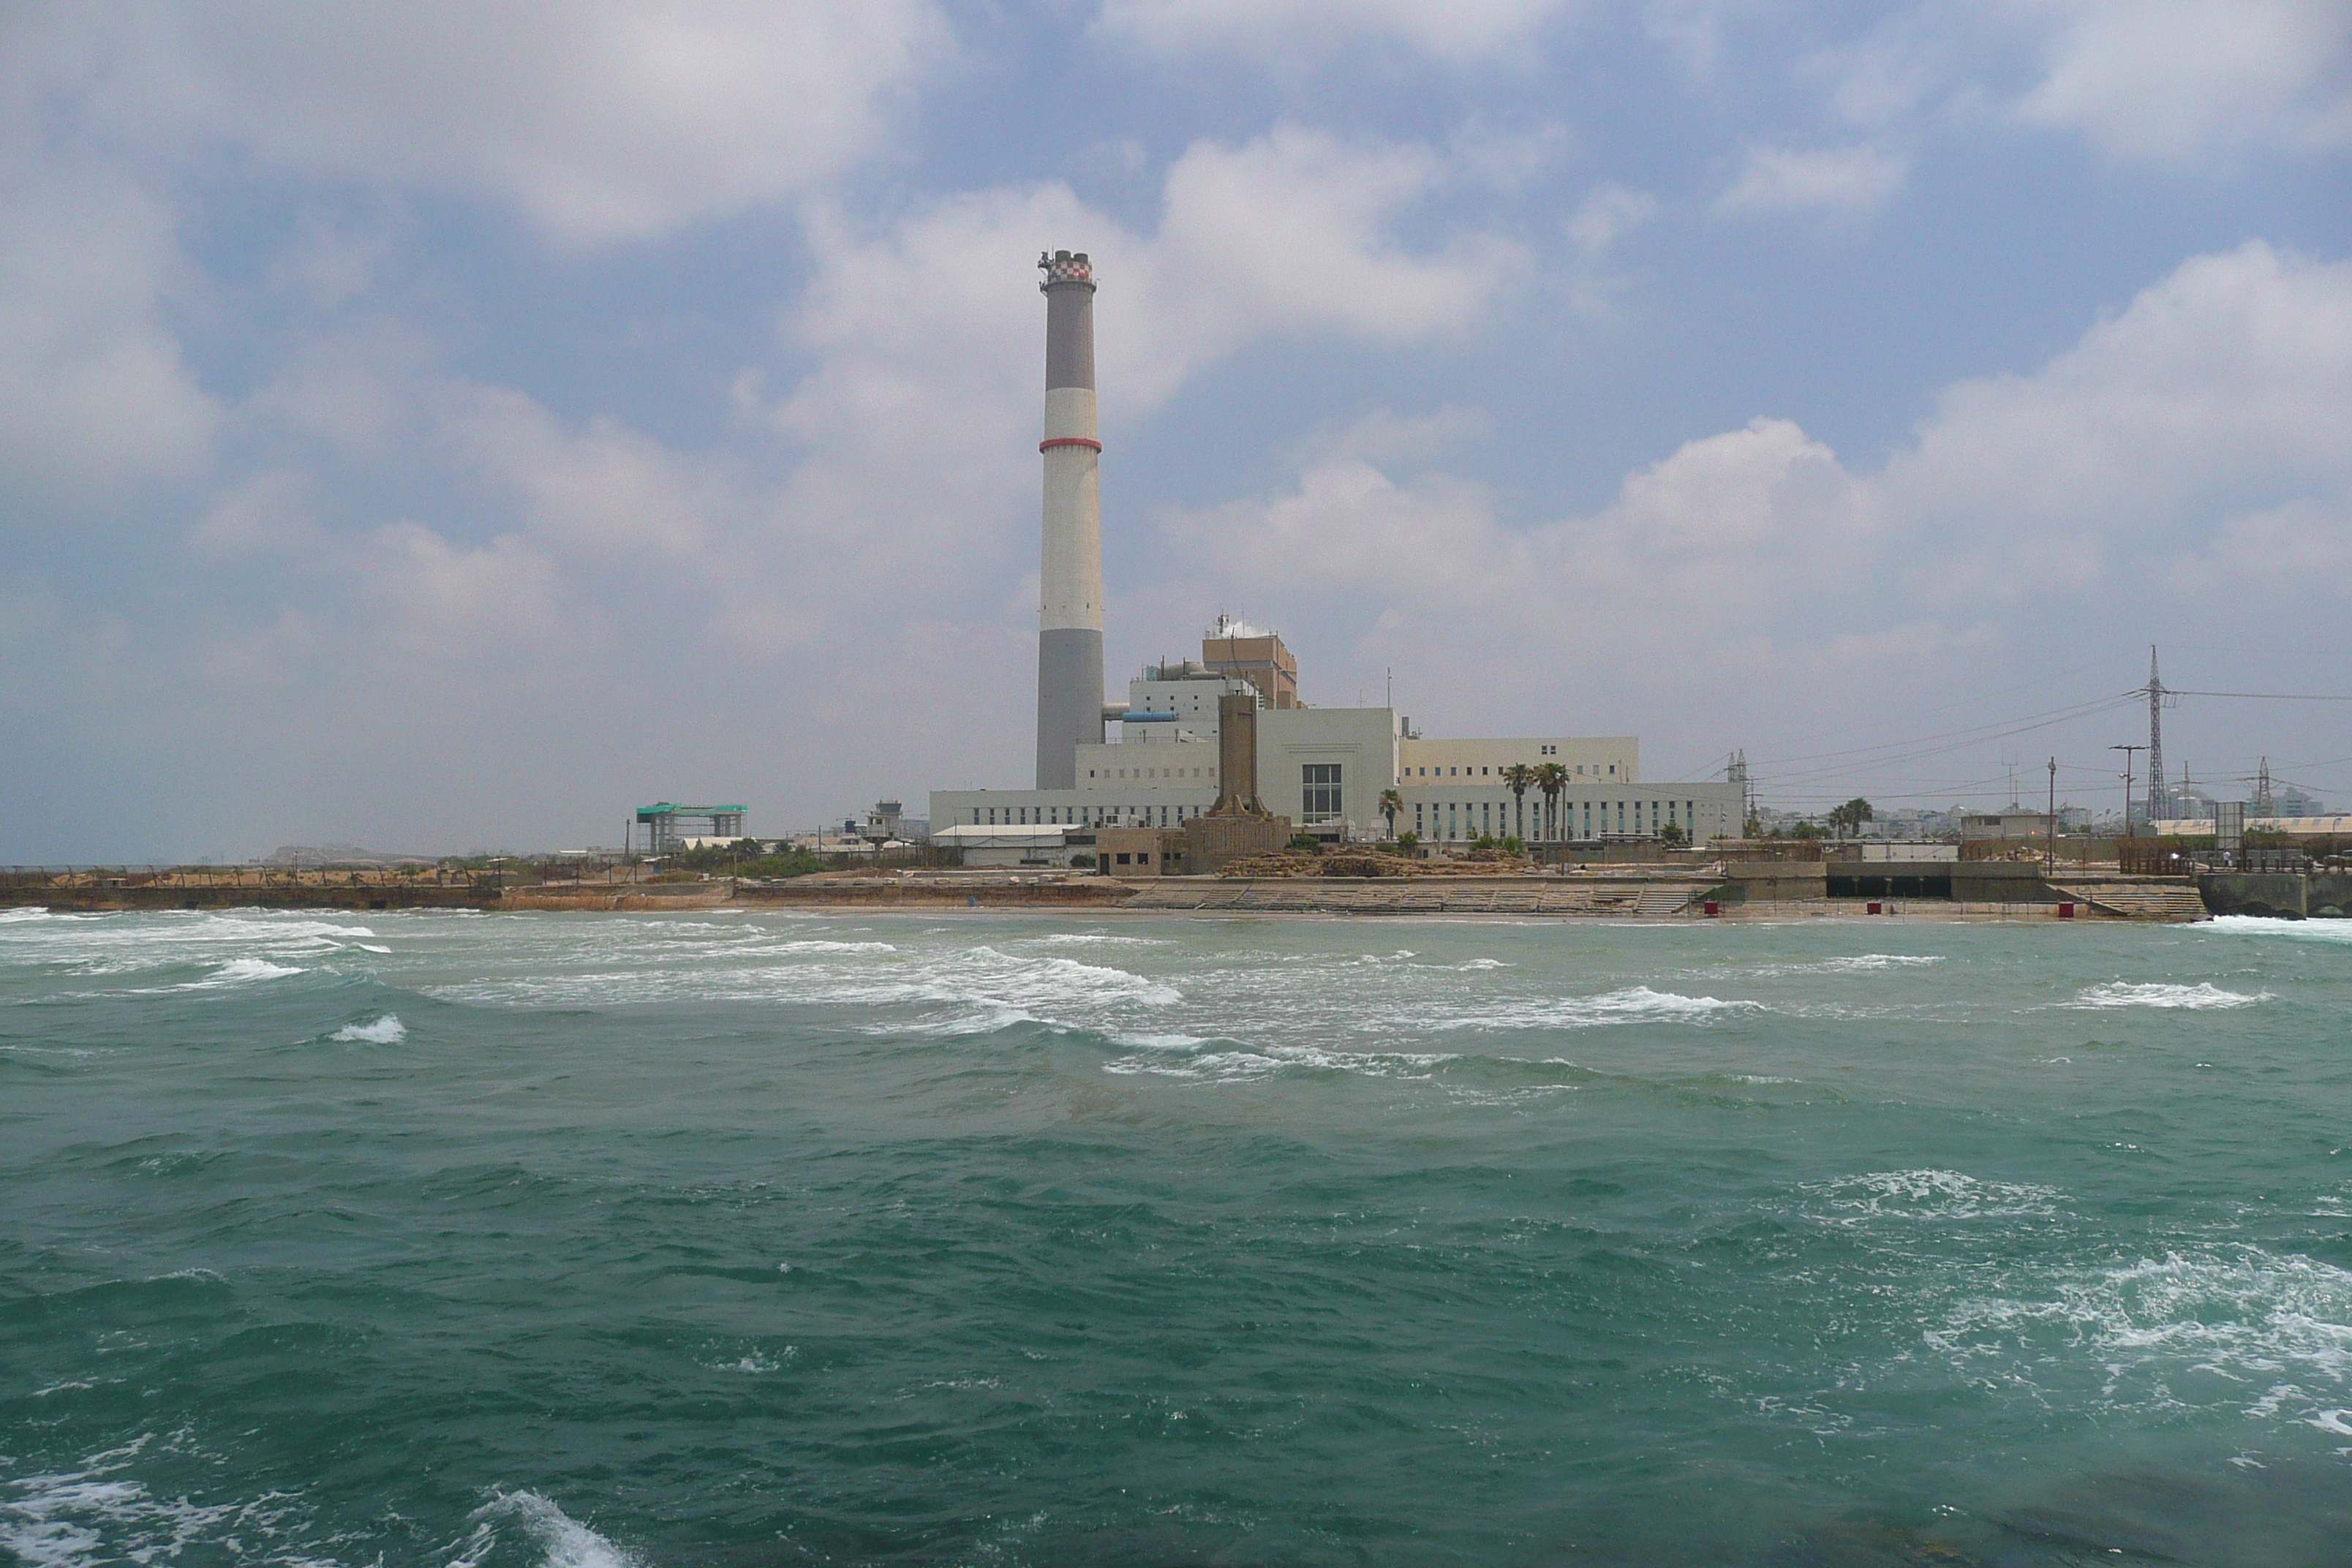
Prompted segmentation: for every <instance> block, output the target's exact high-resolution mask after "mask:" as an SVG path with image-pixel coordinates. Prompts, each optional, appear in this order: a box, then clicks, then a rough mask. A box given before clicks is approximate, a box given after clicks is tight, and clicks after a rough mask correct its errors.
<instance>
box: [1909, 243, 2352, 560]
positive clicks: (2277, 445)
mask: <svg viewBox="0 0 2352 1568" xmlns="http://www.w3.org/2000/svg"><path fill="white" fill-rule="evenodd" d="M2347 429H2352V264H2347V263H2342V262H2338V263H2334V264H2318V263H2314V262H2311V261H2307V260H2305V259H2303V258H2297V257H2294V256H2291V255H2286V254H2283V253H2281V252H2279V251H2276V250H2274V249H2273V248H2272V247H2269V246H2267V245H2263V244H2259V243H2256V244H2251V245H2247V246H2244V247H2241V248H2239V249H2237V250H2234V251H2230V252H2226V253H2223V254H2221V255H2215V256H2202V257H2198V258H2193V259H2191V260H2189V261H2188V262H2185V263H2183V264H2182V265H2181V266H2180V267H2179V268H2177V269H2176V270H2175V271H2174V272H2173V273H2172V275H2171V276H2169V277H2168V278H2166V279H2163V280H2161V281H2160V282H2158V283H2156V284H2154V285H2152V286H2151V287H2149V288H2147V289H2144V290H2143V291H2142V292H2141V293H2140V295H2139V296H2138V297H2137V299H2135V300H2133V301H2132V302H2131V304H2130V306H2129V308H2128V309H2126V310H2124V311H2123V312H2122V313H2120V314H2119V315H2117V316H2116V317H2115V318H2114V319H2112V320H2110V321H2103V322H2101V323H2099V324H2098V325H2097V326H2095V327H2094V328H2093V329H2092V330H2091V331H2089V332H2087V333H2086V334H2084V338H2083V340H2082V342H2080V343H2078V344H2077V345H2076V346H2075V347H2074V348H2073V349H2070V350H2068V351H2067V352H2066V353H2063V354H2061V355H2059V356H2058V357H2057V358H2055V359H2053V361H2052V362H2051V363H2049V364H2047V365H2046V366H2044V367H2043V368H2042V370H2040V371H2038V372H2037V373H2035V374H2032V375H2030V376H1996V377H1990V378H1986V379H1982V380H1975V381H1968V382H1963V383H1961V384H1958V385H1956V386H1954V387H1952V388H1950V389H1949V390H1948V391H1947V392H1946V393H1945V394H1944V395H1943V396H1942V397H1941V398H1939V399H1938V401H1937V408H1936V413H1935V416H1934V417H1933V418H1931V419H1930V420H1928V421H1927V424H1926V425H1925V426H1923V427H1922V428H1921V430H1920V433H1919V437H1918V440H1917V441H1916V444H1915V445H1914V446H1913V447H1911V448H1910V449H1908V450H1907V451H1906V452H1903V453H1901V454H1899V455H1898V456H1897V457H1896V458H1895V460H1894V461H1893V462H1892V463H1890V464H1889V466H1888V468H1887V471H1886V473H1885V476H1884V479H1883V480H1882V484H1883V486H1884V488H1885V491H1886V493H1887V494H1888V496H1889V498H1890V501H1891V503H1892V504H1895V505H1897V506H1899V507H1900V509H1901V510H1903V511H1905V512H1906V514H1908V515H1909V516H1911V517H1913V518H1914V519H1916V521H1917V522H1918V524H1919V525H1920V526H1921V527H1922V528H1923V529H1927V530H1929V531H1933V532H1935V533H1937V534H1944V535H1946V536H1947V537H1948V538H1949V539H1950V541H1951V544H1950V546H1949V555H1948V559H1947V561H1946V563H1945V575H1946V579H1947V581H1948V583H1950V584H1953V585H1954V586H1958V587H1979V588H1981V587H1985V586H1990V585H2006V584H2021V583H2036V582H2042V581H2049V580H2053V579H2054V580H2057V581H2061V582H2066V583H2080V582H2085V581H2089V580H2090V579H2091V577H2092V576H2093V575H2094V574H2096V573H2097V572H2099V571H2100V570H2101V569H2102V564H2103V563H2105V562H2107V561H2109V560H2110V558H2111V557H2112V556H2113V555H2114V554H2115V553H2116V552H2125V553H2131V552H2134V551H2135V547H2136V546H2147V545H2156V546H2160V547H2163V548H2167V549H2169V548H2173V547H2176V546H2177V545H2178V544H2179V543H2180V542H2183V541H2184V540H2185V539H2186V538H2187V537H2189V536H2193V535H2195V534H2197V533H2198V532H2199V531H2201V530H2203V529H2205V528H2207V527H2210V520H2211V519H2213V518H2214V517H2215V516H2217V515H2224V514H2227V513H2229V512H2231V511H2233V510H2237V502H2238V500H2242V498H2247V497H2252V496H2259V495H2265V494H2267V495H2270V496H2273V497H2276V496H2279V495H2283V494H2290V495H2291V494H2295V493H2305V494H2315V495H2321V496H2334V497H2342V496H2345V495H2347V494H2352V442H2347V440H2346V439H2345V438H2344V432H2345V431H2346V430H2347ZM1964 568H1965V569H1964Z"/></svg>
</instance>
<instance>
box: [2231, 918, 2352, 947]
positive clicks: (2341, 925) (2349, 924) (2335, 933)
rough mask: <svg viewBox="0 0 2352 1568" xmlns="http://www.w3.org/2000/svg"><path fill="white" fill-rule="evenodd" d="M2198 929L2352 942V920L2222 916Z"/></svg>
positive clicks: (2237, 933)
mask: <svg viewBox="0 0 2352 1568" xmlns="http://www.w3.org/2000/svg"><path fill="white" fill-rule="evenodd" d="M2196 929H2197V930H2198V931H2206V932H2213V933H2217V934H2220V935H2224V936H2283V937H2287V938H2290V939H2292V940H2293V941H2295V942H2333V943H2345V942H2352V920H2328V919H2321V920H2309V921H2283V920H2277V919H2274V918H2273V917H2271V916H2267V915H2218V916H2216V917H2214V918H2213V919H2212V920H2210V921H2206V922H2204V924H2202V925H2200V926H2199V927H2197V928H2196Z"/></svg>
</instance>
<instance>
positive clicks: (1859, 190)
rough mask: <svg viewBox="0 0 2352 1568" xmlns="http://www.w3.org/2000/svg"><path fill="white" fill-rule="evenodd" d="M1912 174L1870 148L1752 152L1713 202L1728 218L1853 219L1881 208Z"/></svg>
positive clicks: (1896, 158) (1901, 162)
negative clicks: (1797, 214)
mask: <svg viewBox="0 0 2352 1568" xmlns="http://www.w3.org/2000/svg"><path fill="white" fill-rule="evenodd" d="M1909 172H1910V164H1909V162H1908V160H1906V159H1905V158H1904V157H1903V156H1902V155H1901V154H1899V153H1890V152H1887V151H1885V149H1883V148H1878V147H1872V146H1868V145H1855V146H1852V147H1827V148H1821V149H1817V150H1814V151H1810V152H1809V151H1805V150H1801V149H1799V148H1793V147H1750V148H1749V149H1748V158H1747V162H1746V163H1745V164H1744V165H1743V166H1742V167H1741V169H1740V172H1739V178H1738V181H1737V182H1735V183H1734V184H1733V185H1732V187H1731V188H1730V189H1729V190H1727V191H1726V192H1724V193H1723V195H1720V196H1718V197H1717V199H1716V209H1717V211H1718V212H1726V213H1773V212H1793V211H1819V212H1833V213H1835V212H1842V213H1853V212H1864V211H1867V210H1868V209H1870V208H1872V207H1875V206H1877V205H1880V204H1881V203H1883V202H1885V200H1886V199H1887V198H1888V197H1890V196H1892V195H1895V192H1897V191H1899V190H1901V189H1902V188H1903V181H1904V178H1905V176H1906V174H1908V173H1909Z"/></svg>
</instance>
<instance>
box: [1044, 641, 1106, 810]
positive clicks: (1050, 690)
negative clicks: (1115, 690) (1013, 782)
mask: <svg viewBox="0 0 2352 1568" xmlns="http://www.w3.org/2000/svg"><path fill="white" fill-rule="evenodd" d="M1102 709H1103V643H1102V633H1100V632H1097V631H1087V630H1082V629H1080V628H1077V627H1075V626H1066V627H1061V628H1058V629H1055V630H1052V631H1045V632H1040V633H1039V634H1038V636H1037V787H1038V788H1039V789H1076V787H1077V784H1078V756H1077V750H1076V748H1077V746H1078V745H1079V743H1080V742H1087V743H1093V742H1099V741H1100V740H1101V739H1102V737H1103V717H1102Z"/></svg>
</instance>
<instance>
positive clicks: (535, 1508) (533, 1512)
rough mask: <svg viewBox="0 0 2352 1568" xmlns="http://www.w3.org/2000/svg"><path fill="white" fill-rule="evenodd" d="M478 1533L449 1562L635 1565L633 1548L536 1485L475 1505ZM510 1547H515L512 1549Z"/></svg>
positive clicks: (565, 1567) (484, 1566)
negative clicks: (620, 1543)
mask: <svg viewBox="0 0 2352 1568" xmlns="http://www.w3.org/2000/svg"><path fill="white" fill-rule="evenodd" d="M472 1522H473V1524H474V1533H473V1534H472V1535H471V1536H469V1537H467V1540H466V1542H464V1544H463V1545H461V1546H459V1547H458V1548H457V1551H456V1552H455V1554H454V1555H452V1556H451V1557H450V1558H449V1561H448V1563H447V1564H446V1568H500V1565H502V1564H505V1563H526V1562H528V1563H536V1564H537V1565H538V1568H635V1563H636V1561H637V1559H636V1556H635V1553H633V1552H626V1551H624V1550H623V1549H622V1548H620V1547H618V1546H615V1545H614V1543H613V1542H610V1541H607V1540H606V1539H605V1538H604V1537H603V1536H601V1535H599V1534H597V1533H596V1532H595V1531H593V1530H591V1529H589V1528H588V1527H587V1526H586V1525H584V1524H583V1523H581V1522H580V1521H578V1520H576V1519H574V1518H572V1516H571V1515H570V1514H568V1513H566V1512H564V1511H563V1510H562V1509H561V1508H559V1507H557V1506H556V1505H555V1504H554V1503H552V1502H550V1501H549V1500H547V1499H545V1498H543V1497H541V1496H540V1495H539V1493H537V1492H533V1491H513V1492H506V1491H502V1492H498V1493H495V1494H493V1496H492V1497H491V1500H489V1501H488V1502H487V1503H484V1504H483V1505H482V1506H481V1507H480V1508H478V1509H476V1510H474V1513H473V1520H472ZM509 1549H511V1550H509Z"/></svg>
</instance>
